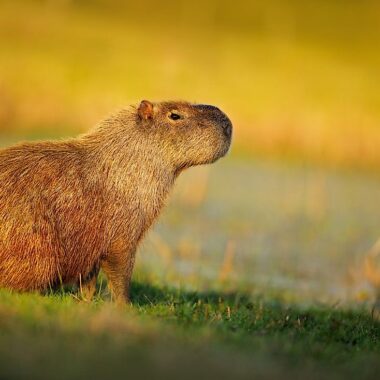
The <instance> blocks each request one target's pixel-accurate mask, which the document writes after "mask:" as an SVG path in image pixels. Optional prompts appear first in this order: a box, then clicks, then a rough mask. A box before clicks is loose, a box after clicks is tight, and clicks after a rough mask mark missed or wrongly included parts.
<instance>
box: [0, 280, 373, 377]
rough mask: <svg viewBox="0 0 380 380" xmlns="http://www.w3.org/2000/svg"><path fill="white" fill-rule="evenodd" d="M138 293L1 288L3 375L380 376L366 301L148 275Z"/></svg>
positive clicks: (137, 286) (135, 289)
mask: <svg viewBox="0 0 380 380" xmlns="http://www.w3.org/2000/svg"><path fill="white" fill-rule="evenodd" d="M132 294H133V307H129V308H127V307H126V309H125V310H123V309H116V308H115V307H113V306H112V305H110V304H108V303H105V302H104V301H103V298H100V299H98V300H97V301H96V302H93V303H92V304H84V303H78V301H77V300H76V299H75V298H74V297H73V296H71V295H70V294H56V295H51V296H46V297H41V296H37V295H15V294H10V293H8V292H6V291H1V292H0V322H1V333H0V376H1V378H4V379H20V378H25V379H51V378H56V379H66V378H72V379H83V378H94V379H101V378H108V377H112V378H126V377H127V378H128V377H134V378H136V377H137V378H162V379H167V378H179V377H181V378H185V379H191V378H194V377H197V376H201V377H202V378H221V379H228V378H231V377H233V378H237V379H248V378H268V379H269V378H285V379H287V378H289V379H294V378H312V379H313V378H315V379H317V378H321V377H323V378H333V379H340V378H344V377H347V376H349V377H350V378H362V379H370V378H373V379H375V378H377V375H378V373H379V370H380V367H379V365H380V362H379V356H380V344H379V338H380V323H379V322H377V321H375V320H373V319H372V318H371V316H370V315H369V314H368V313H367V312H366V311H361V310H359V311H342V310H336V309H332V308H321V307H319V308H298V307H289V306H287V307H285V306H283V305H282V304H281V303H278V302H269V301H264V300H263V299H252V298H250V297H248V296H245V295H244V294H233V293H231V294H223V293H202V292H187V291H183V290H174V289H171V288H167V287H162V286H160V287H156V286H154V285H151V284H147V283H145V282H135V283H134V286H133V292H132ZM100 295H101V293H100Z"/></svg>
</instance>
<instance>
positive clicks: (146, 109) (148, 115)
mask: <svg viewBox="0 0 380 380" xmlns="http://www.w3.org/2000/svg"><path fill="white" fill-rule="evenodd" d="M138 114H139V116H140V118H141V119H143V120H148V119H152V118H153V104H152V103H151V102H149V101H148V100H143V101H142V102H141V103H140V105H139V108H138Z"/></svg>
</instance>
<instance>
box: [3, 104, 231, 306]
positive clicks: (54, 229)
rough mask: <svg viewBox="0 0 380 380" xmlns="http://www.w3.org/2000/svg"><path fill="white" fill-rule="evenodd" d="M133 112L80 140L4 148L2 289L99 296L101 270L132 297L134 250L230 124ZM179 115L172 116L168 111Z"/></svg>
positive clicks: (218, 148)
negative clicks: (66, 287)
mask: <svg viewBox="0 0 380 380" xmlns="http://www.w3.org/2000/svg"><path fill="white" fill-rule="evenodd" d="M152 110H153V111H152V112H153V113H152V114H151V115H147V116H148V117H147V118H144V117H141V115H140V113H139V112H141V111H140V108H139V107H138V106H136V107H129V108H128V109H123V110H121V111H120V112H118V113H116V114H115V115H113V116H111V117H109V118H108V119H106V120H104V121H103V122H101V123H100V124H99V125H98V126H97V127H96V128H95V129H94V130H93V131H91V132H89V133H88V134H85V135H82V136H80V137H78V138H76V139H72V140H67V141H54V142H32V143H23V144H20V145H17V146H13V147H10V148H7V149H3V150H1V151H0V286H3V287H9V288H12V289H15V290H20V291H26V290H38V291H41V290H46V289H48V288H49V287H55V286H57V285H60V284H69V283H70V284H71V283H80V284H81V285H82V286H83V289H84V291H85V292H86V296H88V297H90V296H91V294H92V292H93V291H94V284H95V280H96V276H97V274H98V271H99V269H100V268H102V269H103V270H104V272H105V274H106V275H107V277H108V280H109V284H110V286H111V291H112V294H113V296H114V297H115V298H116V299H117V300H128V288H129V281H130V277H131V274H132V270H133V264H134V258H135V251H136V247H137V245H138V243H139V241H140V240H141V238H142V237H143V235H144V233H145V232H146V231H147V229H148V228H149V227H150V226H151V224H152V222H153V221H154V220H155V218H156V217H157V216H158V214H159V212H160V210H161V208H162V206H163V205H164V202H165V199H166V196H167V194H168V192H169V190H170V189H171V188H172V185H173V183H174V180H175V178H176V177H177V175H178V174H179V173H180V172H181V171H182V170H183V169H185V168H188V167H190V166H193V165H199V164H205V163H211V162H214V161H215V160H216V159H218V158H220V157H222V156H223V155H225V154H226V152H227V151H228V148H229V146H230V141H231V136H230V133H226V128H227V129H228V131H230V128H231V123H230V121H229V120H228V118H227V117H226V116H225V115H224V114H223V113H222V112H221V111H219V110H218V109H217V108H215V107H211V106H199V105H191V104H188V103H184V102H165V103H156V104H153V107H152ZM173 110H175V111H176V112H178V113H179V114H181V119H180V120H176V121H174V120H171V119H170V117H169V114H170V112H172V111H173Z"/></svg>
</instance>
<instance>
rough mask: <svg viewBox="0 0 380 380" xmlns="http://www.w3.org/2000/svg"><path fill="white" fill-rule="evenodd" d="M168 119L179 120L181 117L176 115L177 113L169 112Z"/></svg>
mask: <svg viewBox="0 0 380 380" xmlns="http://www.w3.org/2000/svg"><path fill="white" fill-rule="evenodd" d="M169 117H170V118H171V119H172V120H179V119H180V118H181V115H178V113H175V112H170V114H169Z"/></svg>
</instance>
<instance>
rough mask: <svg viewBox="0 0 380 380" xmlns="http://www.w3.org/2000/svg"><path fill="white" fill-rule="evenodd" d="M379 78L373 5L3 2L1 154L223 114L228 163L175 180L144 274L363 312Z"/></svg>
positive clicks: (373, 210)
mask: <svg viewBox="0 0 380 380" xmlns="http://www.w3.org/2000/svg"><path fill="white" fill-rule="evenodd" d="M379 67H380V4H379V2H378V1H376V0H362V1H355V0H345V1H343V0H309V1H307V2H305V1H301V0H289V1H286V2H284V1H280V0H266V1H247V0H237V1H235V2H231V1H226V0H218V1H217V0H207V1H201V0H192V1H176V2H173V1H169V0H164V1H160V2H157V1H151V0H145V1H143V2H138V1H121V0H107V1H106V0H92V1H90V0H25V1H22V0H1V2H0V145H1V146H7V145H10V144H12V143H14V142H16V141H19V140H25V139H41V138H58V137H66V136H74V135H76V134H77V133H80V132H83V131H85V130H87V129H88V128H90V127H91V126H93V125H94V124H95V123H96V122H97V121H99V120H100V119H101V118H103V117H105V116H106V115H107V114H109V113H111V112H112V111H114V110H116V109H118V108H120V107H123V106H125V105H128V104H131V103H137V102H139V101H140V100H141V99H149V100H153V101H154V100H163V99H174V100H175V99H183V100H189V101H194V102H202V103H210V104H215V105H217V106H219V107H220V108H222V109H223V110H224V111H225V112H226V113H227V114H228V115H229V116H230V118H231V119H232V121H233V123H234V126H235V129H234V144H233V149H232V152H231V154H230V155H229V156H228V157H227V158H226V159H223V160H222V161H220V162H218V163H217V164H216V165H214V166H212V167H205V168H197V169H193V170H191V171H189V172H188V173H185V174H184V175H183V176H182V178H180V180H179V183H178V186H177V188H176V191H175V194H174V197H173V198H172V199H171V201H170V204H169V207H168V208H167V210H166V212H165V215H164V217H163V218H162V219H161V220H160V222H159V223H158V225H157V226H156V227H155V229H154V231H152V233H151V234H149V236H148V239H147V240H146V242H145V243H144V244H143V246H142V247H141V252H140V255H139V261H138V268H139V271H140V272H141V273H142V272H146V273H149V276H151V277H152V278H157V279H159V280H160V281H164V282H168V283H170V284H175V285H178V286H181V287H192V288H195V289H201V288H211V287H212V288H214V287H219V286H220V287H231V288H237V287H239V288H240V289H241V288H244V289H247V291H250V292H254V293H260V294H266V293H268V292H270V293H271V294H272V295H275V296H278V297H280V298H282V299H285V300H289V301H294V300H297V301H300V302H314V301H318V302H328V303H335V302H346V301H348V302H358V301H367V300H370V299H373V297H375V296H376V292H377V291H378V289H379V288H380V269H379V267H378V257H379V255H380V254H379V251H380V247H379V244H377V245H376V242H377V240H378V238H379V237H380V203H379V199H380V178H379V175H378V174H379V167H380V149H379V147H380V126H379V120H380V118H379V117H380V91H379V89H378V87H379V83H380V69H379ZM138 273H139V272H138Z"/></svg>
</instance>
